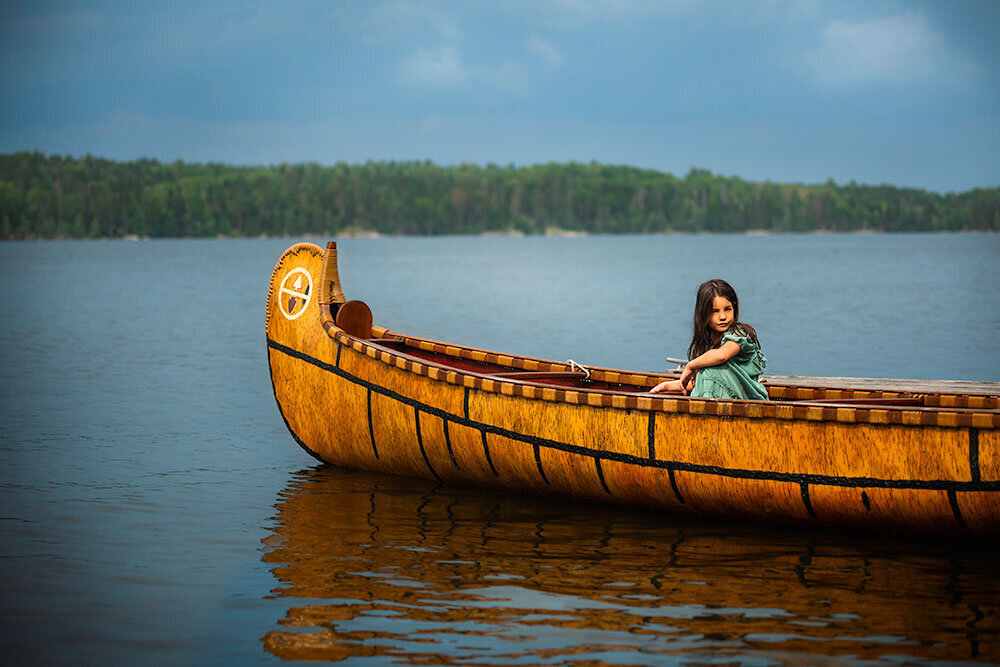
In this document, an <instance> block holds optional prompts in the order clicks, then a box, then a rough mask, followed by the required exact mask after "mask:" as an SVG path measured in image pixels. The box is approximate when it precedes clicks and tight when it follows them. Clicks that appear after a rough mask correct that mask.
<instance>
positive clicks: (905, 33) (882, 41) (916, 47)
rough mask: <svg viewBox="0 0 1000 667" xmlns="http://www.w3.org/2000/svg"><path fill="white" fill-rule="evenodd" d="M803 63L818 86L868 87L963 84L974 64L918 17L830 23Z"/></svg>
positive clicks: (910, 14)
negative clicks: (887, 84) (940, 83)
mask: <svg viewBox="0 0 1000 667" xmlns="http://www.w3.org/2000/svg"><path fill="white" fill-rule="evenodd" d="M803 63H804V64H805V66H806V68H807V69H808V71H809V72H810V74H811V75H812V76H813V78H814V79H815V80H816V81H817V82H818V83H820V84H821V85H824V86H830V87H846V86H853V85H858V84H860V85H864V84H872V83H889V84H912V83H936V82H938V83H939V82H957V83H964V82H967V81H969V80H970V79H971V78H972V77H974V75H975V74H976V70H977V67H976V64H975V63H974V62H973V61H972V60H970V59H969V58H967V57H966V56H964V55H963V54H961V53H958V52H955V51H952V50H951V49H949V48H948V45H947V44H946V43H945V38H944V34H943V33H941V32H938V31H935V30H934V29H933V28H932V27H931V26H930V24H929V22H928V21H927V17H926V16H925V15H924V13H923V12H907V13H905V14H902V15H899V16H887V17H885V18H877V19H870V20H868V21H863V22H861V23H848V22H846V21H834V22H833V23H830V24H829V25H827V26H826V28H825V29H824V30H823V43H822V45H821V46H820V47H819V49H818V50H816V51H811V52H808V53H807V54H806V55H805V57H804V58H803Z"/></svg>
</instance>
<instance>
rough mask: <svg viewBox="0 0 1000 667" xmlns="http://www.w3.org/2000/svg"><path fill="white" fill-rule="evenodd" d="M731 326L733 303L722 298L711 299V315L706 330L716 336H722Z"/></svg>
mask: <svg viewBox="0 0 1000 667" xmlns="http://www.w3.org/2000/svg"><path fill="white" fill-rule="evenodd" d="M731 326H733V302H732V301H730V300H729V299H727V298H726V297H724V296H717V297H715V298H714V299H712V315H711V317H709V318H708V328H709V329H711V330H712V331H713V332H715V333H717V334H724V333H726V332H727V331H729V327H731Z"/></svg>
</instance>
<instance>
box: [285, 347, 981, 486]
mask: <svg viewBox="0 0 1000 667" xmlns="http://www.w3.org/2000/svg"><path fill="white" fill-rule="evenodd" d="M337 345H338V346H340V343H337ZM267 346H268V347H269V348H272V349H274V350H277V351H278V352H282V353H283V354H286V355H288V356H290V357H293V358H295V359H299V360H301V361H304V362H306V363H308V364H311V365H313V366H316V367H317V368H320V369H322V370H324V371H327V372H329V373H333V374H334V375H337V376H338V377H341V378H343V379H345V380H347V381H348V382H351V383H352V384H356V385H358V386H361V387H364V388H366V389H368V390H370V391H373V392H375V393H377V394H380V395H382V396H386V397H388V398H392V399H394V400H396V401H399V402H400V403H403V404H404V405H409V406H411V407H413V408H415V409H417V410H419V411H421V412H426V413H427V414H431V415H434V416H436V417H440V418H441V419H444V420H445V421H449V422H453V423H455V424H459V425H461V426H466V427H468V428H472V429H476V430H478V431H481V432H483V433H484V434H485V433H492V434H495V435H499V436H501V437H504V438H508V439H510V440H514V441H517V442H523V443H526V444H529V445H532V446H537V447H544V448H547V449H555V450H559V451H562V452H568V453H571V454H579V455H580V456H591V457H594V458H596V459H603V460H605V461H615V462H618V463H628V464H631V465H637V466H641V467H645V468H664V469H668V470H675V471H682V472H693V473H699V474H706V475H716V476H719V477H732V478H737V479H755V480H766V481H775V482H791V483H795V484H814V485H818V486H839V487H852V488H884V489H924V490H930V491H951V492H956V491H1000V480H998V481H982V480H976V481H970V482H958V481H952V480H921V479H879V478H876V477H846V476H841V475H816V474H811V473H790V472H772V471H767V470H745V469H740V468H723V467H720V466H710V465H702V464H698V463H687V462H684V461H665V460H662V459H655V458H645V457H639V456H632V455H631V454H622V453H619V452H609V451H605V450H602V449H593V448H590V447H581V446H579V445H571V444H569V443H565V442H559V441H557V440H549V439H548V438H540V437H537V436H532V435H525V434H523V433H517V432H515V431H510V430H507V429H505V428H502V427H499V426H494V425H493V424H486V423H483V422H477V421H475V420H473V419H470V418H468V417H464V416H461V415H455V414H452V413H450V412H447V411H445V410H442V409H440V408H436V407H434V406H431V405H427V404H426V403H422V402H421V401H418V400H416V399H413V398H410V397H409V396H403V395H402V394H400V393H398V392H395V391H392V390H391V389H386V388H385V387H382V386H381V385H377V384H374V383H372V382H368V381H367V380H364V379H362V378H359V377H357V376H356V375H352V374H351V373H348V372H346V371H344V370H342V369H340V368H337V367H336V366H334V365H331V364H328V363H326V362H324V361H320V360H319V359H316V358H315V357H312V356H310V355H308V354H305V353H304V352H299V351H298V350H295V349H292V348H290V347H288V346H286V345H282V344H281V343H279V342H277V341H275V340H272V339H271V338H268V339H267ZM467 393H468V392H467ZM525 400H528V399H525ZM692 416H694V417H704V418H708V419H711V418H713V417H714V415H692Z"/></svg>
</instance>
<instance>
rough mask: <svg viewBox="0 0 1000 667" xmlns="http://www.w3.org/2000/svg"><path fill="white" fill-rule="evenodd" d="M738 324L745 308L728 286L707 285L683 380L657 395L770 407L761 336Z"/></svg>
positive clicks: (698, 303)
mask: <svg viewBox="0 0 1000 667" xmlns="http://www.w3.org/2000/svg"><path fill="white" fill-rule="evenodd" d="M739 318H740V302H739V299H737V297H736V290H734V289H733V288H732V286H730V284H729V283H727V282H726V281H725V280H718V279H716V280H709V281H708V282H705V283H702V284H701V286H700V287H699V288H698V298H697V300H696V301H695V305H694V336H693V337H692V338H691V346H690V347H689V348H688V359H690V361H689V362H688V363H687V365H686V366H685V367H684V371H683V372H682V373H681V379H680V380H669V381H667V382H661V383H660V384H658V385H656V386H655V387H653V389H652V391H653V392H654V393H656V392H662V391H672V392H683V393H685V394H690V395H692V396H700V397H706V398H749V399H755V400H761V401H766V400H767V390H766V389H764V386H763V385H762V384H761V383H760V382H758V380H757V378H758V377H759V376H760V374H761V373H763V372H764V366H765V364H766V363H767V359H765V358H764V355H763V354H761V351H760V343H758V342H757V332H756V331H754V329H753V327H752V326H750V325H749V324H745V323H743V322H740V321H739Z"/></svg>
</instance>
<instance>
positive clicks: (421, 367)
mask: <svg viewBox="0 0 1000 667" xmlns="http://www.w3.org/2000/svg"><path fill="white" fill-rule="evenodd" d="M321 309H323V310H325V308H323V307H322V306H321ZM322 320H323V327H324V329H325V330H326V332H327V334H328V335H329V336H330V337H331V338H332V339H333V340H334V341H335V342H337V343H338V344H341V345H347V346H349V347H351V348H352V349H354V350H355V351H357V352H360V353H362V354H365V355H366V356H368V357H370V358H372V359H376V360H378V361H380V362H382V363H385V364H388V365H391V366H394V367H396V368H400V369H402V370H405V371H407V372H410V373H415V374H417V375H423V376H427V377H429V378H431V379H432V380H436V381H441V382H446V383H448V384H452V385H460V386H464V387H468V388H470V389H476V390H479V391H486V392H492V393H497V394H504V395H508V396H518V397H523V398H527V399H531V400H544V401H555V402H563V403H570V404H575V405H589V406H593V407H610V408H618V409H625V410H645V411H652V412H668V413H678V414H693V415H714V416H724V417H748V418H752V419H778V420H804V421H823V422H840V423H867V424H879V425H895V426H912V427H924V426H939V427H944V428H977V429H984V428H985V429H992V428H1000V410H998V409H997V402H998V397H997V396H970V395H962V396H952V395H940V396H938V402H939V403H943V404H942V405H941V406H940V407H938V406H933V407H917V406H909V405H907V406H888V405H880V406H873V407H868V406H865V407H861V406H857V405H837V404H836V399H837V398H893V397H899V398H909V397H912V396H914V394H912V393H905V392H880V391H873V390H841V389H827V388H813V387H798V386H795V387H783V386H780V385H777V386H776V385H769V393H770V394H771V396H772V398H775V399H785V400H784V401H781V400H778V401H773V400H772V401H750V400H741V401H731V400H721V399H703V398H692V397H690V396H678V395H676V394H674V395H671V394H666V395H660V394H648V393H637V392H626V391H615V390H608V389H588V388H562V387H557V386H553V385H548V384H544V383H538V382H531V381H530V380H520V379H513V378H498V377H495V376H491V375H490V374H488V373H476V372H474V371H469V370H463V369H457V368H452V367H449V366H447V365H445V364H439V363H436V362H434V361H430V360H427V359H422V358H419V357H415V356H413V355H409V354H407V353H405V352H401V351H399V350H396V349H390V348H388V347H387V346H384V345H378V344H376V343H373V342H371V339H367V340H363V339H358V338H354V337H352V336H350V335H348V334H347V333H346V332H344V331H343V330H341V329H340V328H339V327H337V326H336V324H334V323H333V321H332V318H331V317H329V315H328V314H327V315H326V316H324V317H322ZM372 335H373V336H375V338H393V339H401V340H403V341H404V343H405V344H406V345H409V346H412V347H416V348H417V349H421V350H425V351H428V352H433V353H436V354H443V355H445V356H449V357H453V358H459V359H466V360H469V361H475V362H481V363H485V364H490V365H494V366H501V367H506V368H512V369H518V370H526V371H547V372H565V371H569V370H571V369H570V367H569V365H568V364H566V363H561V362H554V361H549V360H543V359H534V358H531V357H522V356H518V355H511V354H501V353H498V352H491V351H487V350H478V349H476V348H470V347H465V346H459V345H450V344H446V343H441V342H438V341H431V340H427V339H422V338H414V337H411V336H405V335H403V334H399V333H395V332H391V331H389V330H387V329H385V328H383V327H373V329H372ZM588 368H589V370H590V371H591V374H592V378H593V379H594V380H596V381H601V382H606V383H612V384H630V385H636V386H639V387H643V386H645V387H652V386H654V385H655V384H656V383H658V382H659V381H661V380H662V379H663V377H664V376H660V375H647V374H639V373H623V372H620V371H616V370H613V369H604V368H590V367H588ZM831 394H835V395H831ZM926 395H928V396H933V394H926ZM810 399H811V400H818V399H824V400H825V401H829V403H824V404H796V403H794V402H786V401H794V400H810ZM932 400H933V399H932ZM949 403H950V404H949Z"/></svg>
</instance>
